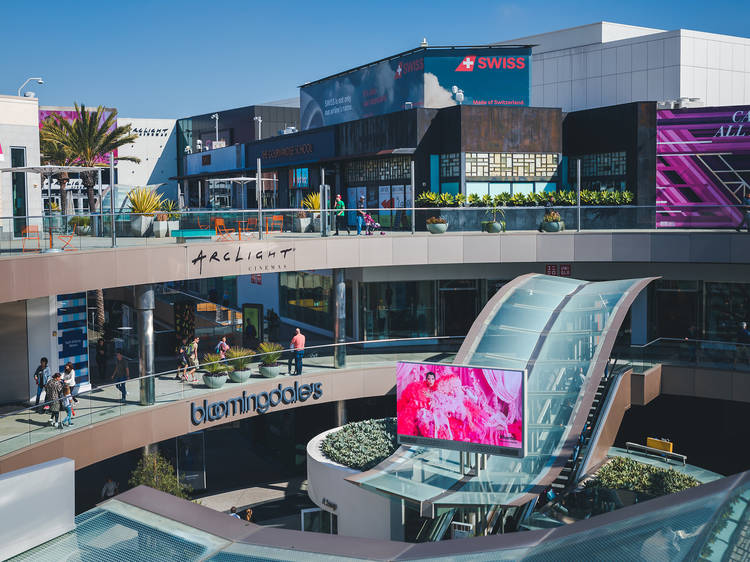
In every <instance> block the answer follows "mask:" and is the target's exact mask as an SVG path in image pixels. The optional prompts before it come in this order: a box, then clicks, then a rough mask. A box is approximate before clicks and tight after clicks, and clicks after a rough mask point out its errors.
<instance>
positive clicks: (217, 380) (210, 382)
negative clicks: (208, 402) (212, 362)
mask: <svg viewBox="0 0 750 562" xmlns="http://www.w3.org/2000/svg"><path fill="white" fill-rule="evenodd" d="M225 382H227V375H226V373H225V374H223V375H220V376H217V377H212V376H209V375H206V374H204V375H203V383H204V384H205V385H206V386H207V387H208V388H221V387H222V386H224V383H225Z"/></svg>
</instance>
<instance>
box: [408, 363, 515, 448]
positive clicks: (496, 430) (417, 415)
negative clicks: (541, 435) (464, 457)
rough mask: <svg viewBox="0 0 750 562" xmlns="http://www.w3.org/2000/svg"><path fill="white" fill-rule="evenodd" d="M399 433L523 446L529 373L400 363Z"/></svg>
mask: <svg viewBox="0 0 750 562" xmlns="http://www.w3.org/2000/svg"><path fill="white" fill-rule="evenodd" d="M396 394H397V406H396V408H397V413H398V415H397V420H398V434H399V435H407V436H414V437H426V438H430V439H445V440H451V441H463V442H466V443H476V444H481V445H491V446H498V447H509V448H516V449H521V448H522V447H523V443H522V436H523V422H522V418H523V373H522V372H520V371H506V370H502V369H482V368H474V367H459V366H454V365H430V364H416V363H399V364H398V367H397V371H396Z"/></svg>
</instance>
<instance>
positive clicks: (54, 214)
mask: <svg viewBox="0 0 750 562" xmlns="http://www.w3.org/2000/svg"><path fill="white" fill-rule="evenodd" d="M49 227H50V230H53V231H55V232H60V231H61V230H62V214H61V213H60V205H58V204H57V203H55V202H54V201H50V204H49Z"/></svg>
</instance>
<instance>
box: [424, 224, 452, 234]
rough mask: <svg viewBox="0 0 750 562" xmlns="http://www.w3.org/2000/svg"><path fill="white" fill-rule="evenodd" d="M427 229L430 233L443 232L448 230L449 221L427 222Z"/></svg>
mask: <svg viewBox="0 0 750 562" xmlns="http://www.w3.org/2000/svg"><path fill="white" fill-rule="evenodd" d="M427 230H428V231H429V232H430V234H443V233H444V232H445V231H446V230H448V223H439V222H437V223H434V224H430V223H427Z"/></svg>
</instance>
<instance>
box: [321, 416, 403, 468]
mask: <svg viewBox="0 0 750 562" xmlns="http://www.w3.org/2000/svg"><path fill="white" fill-rule="evenodd" d="M397 448H398V443H397V442H396V418H384V419H381V420H365V421H361V422H355V423H348V424H346V425H345V426H343V427H342V428H341V429H340V430H338V431H336V432H334V433H331V434H329V435H328V436H327V437H326V438H325V439H324V440H323V443H322V444H321V447H320V449H321V451H322V453H323V455H325V457H326V458H328V459H330V460H332V461H333V462H337V463H339V464H343V465H344V466H348V467H349V468H353V469H355V470H369V469H371V468H372V467H373V466H375V465H377V464H378V463H380V462H382V461H383V460H384V459H386V458H388V457H390V456H391V455H392V454H393V453H394V452H395V451H396V449H397Z"/></svg>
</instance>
